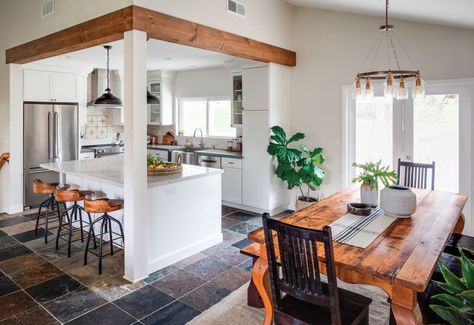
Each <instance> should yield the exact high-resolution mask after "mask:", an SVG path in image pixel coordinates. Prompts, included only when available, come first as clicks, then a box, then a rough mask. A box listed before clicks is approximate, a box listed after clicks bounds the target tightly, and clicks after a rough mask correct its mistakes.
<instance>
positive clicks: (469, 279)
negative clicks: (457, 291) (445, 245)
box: [460, 249, 474, 289]
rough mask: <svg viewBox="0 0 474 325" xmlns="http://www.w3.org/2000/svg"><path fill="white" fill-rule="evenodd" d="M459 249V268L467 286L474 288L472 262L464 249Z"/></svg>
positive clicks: (473, 265) (473, 267)
mask: <svg viewBox="0 0 474 325" xmlns="http://www.w3.org/2000/svg"><path fill="white" fill-rule="evenodd" d="M460 251H461V270H462V275H463V278H464V281H465V282H466V285H467V288H469V289H474V264H473V263H472V262H471V260H470V259H468V258H467V257H466V255H465V254H464V251H463V250H462V249H460Z"/></svg>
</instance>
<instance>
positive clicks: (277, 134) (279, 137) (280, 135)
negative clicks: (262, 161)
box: [271, 125, 286, 145]
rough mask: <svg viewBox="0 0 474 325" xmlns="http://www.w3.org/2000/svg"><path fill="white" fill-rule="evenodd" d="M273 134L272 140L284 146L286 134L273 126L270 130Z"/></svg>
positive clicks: (281, 129)
mask: <svg viewBox="0 0 474 325" xmlns="http://www.w3.org/2000/svg"><path fill="white" fill-rule="evenodd" d="M271 130H272V132H273V136H274V137H273V136H272V139H274V140H275V141H276V142H278V143H280V144H284V145H286V133H285V131H284V130H283V128H282V127H281V126H278V125H275V126H273V127H272V128H271Z"/></svg>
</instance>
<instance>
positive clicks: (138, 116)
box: [124, 30, 149, 282]
mask: <svg viewBox="0 0 474 325" xmlns="http://www.w3.org/2000/svg"><path fill="white" fill-rule="evenodd" d="M146 43H147V39H146V33H144V32H141V31H137V30H131V31H128V32H125V38H124V72H125V79H124V89H125V96H124V99H125V123H124V124H125V175H124V199H125V211H124V231H125V276H124V277H125V279H127V280H128V281H131V282H136V281H139V280H141V279H144V278H146V277H147V276H148V245H149V244H148V241H149V230H148V203H147V200H148V191H147V172H146V155H147V147H146V133H147V108H146V107H147V106H146V82H147V78H146V60H147V44H146Z"/></svg>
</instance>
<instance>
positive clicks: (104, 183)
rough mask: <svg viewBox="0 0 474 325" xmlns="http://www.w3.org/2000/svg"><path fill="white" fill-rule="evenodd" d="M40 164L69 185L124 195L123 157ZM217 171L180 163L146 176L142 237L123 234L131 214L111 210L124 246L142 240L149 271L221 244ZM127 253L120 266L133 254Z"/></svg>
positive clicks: (219, 178)
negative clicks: (162, 172)
mask: <svg viewBox="0 0 474 325" xmlns="http://www.w3.org/2000/svg"><path fill="white" fill-rule="evenodd" d="M41 167H43V168H46V169H50V170H53V171H57V172H59V173H61V174H62V177H63V178H65V179H63V182H65V183H68V184H71V185H72V186H74V187H77V188H80V189H83V190H92V191H96V192H102V193H103V194H104V195H105V196H107V197H108V198H120V199H123V198H124V156H111V157H104V158H100V159H89V160H77V161H68V162H62V163H50V164H42V165H41ZM221 174H222V170H220V169H214V168H206V167H201V166H193V165H183V170H182V172H180V173H178V174H173V175H167V176H148V178H147V182H148V200H147V204H148V209H147V210H148V219H147V220H148V234H147V235H148V236H143V238H136V236H135V237H134V236H127V228H128V227H127V224H128V222H127V221H128V220H130V219H129V218H133V216H129V215H123V211H117V212H115V213H112V214H111V215H113V216H114V217H116V218H117V219H118V220H121V221H122V224H123V226H124V233H125V245H135V244H136V243H133V242H130V241H132V240H133V238H136V239H135V240H143V239H147V240H148V254H147V255H148V273H149V274H150V273H152V272H154V271H157V270H160V269H162V268H164V267H166V266H168V265H171V264H173V263H175V262H178V261H180V260H182V259H184V258H186V257H189V256H191V255H193V254H196V253H198V252H200V251H202V250H204V249H206V248H209V247H211V246H213V245H215V244H218V243H220V242H222V230H221ZM126 204H127V202H125V205H126ZM94 217H98V216H93V218H94ZM125 252H127V250H125ZM129 255H130V254H127V253H126V254H125V265H127V260H129V259H133V258H134V256H129Z"/></svg>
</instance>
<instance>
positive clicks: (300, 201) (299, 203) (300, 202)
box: [295, 196, 319, 211]
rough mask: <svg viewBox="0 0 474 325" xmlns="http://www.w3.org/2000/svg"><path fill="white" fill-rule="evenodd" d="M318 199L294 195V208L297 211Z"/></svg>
mask: <svg viewBox="0 0 474 325" xmlns="http://www.w3.org/2000/svg"><path fill="white" fill-rule="evenodd" d="M318 201H319V199H316V198H314V197H308V198H306V197H303V196H298V197H296V203H295V210H296V211H299V210H301V209H304V208H306V207H308V206H310V205H311V204H313V203H316V202H318Z"/></svg>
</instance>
